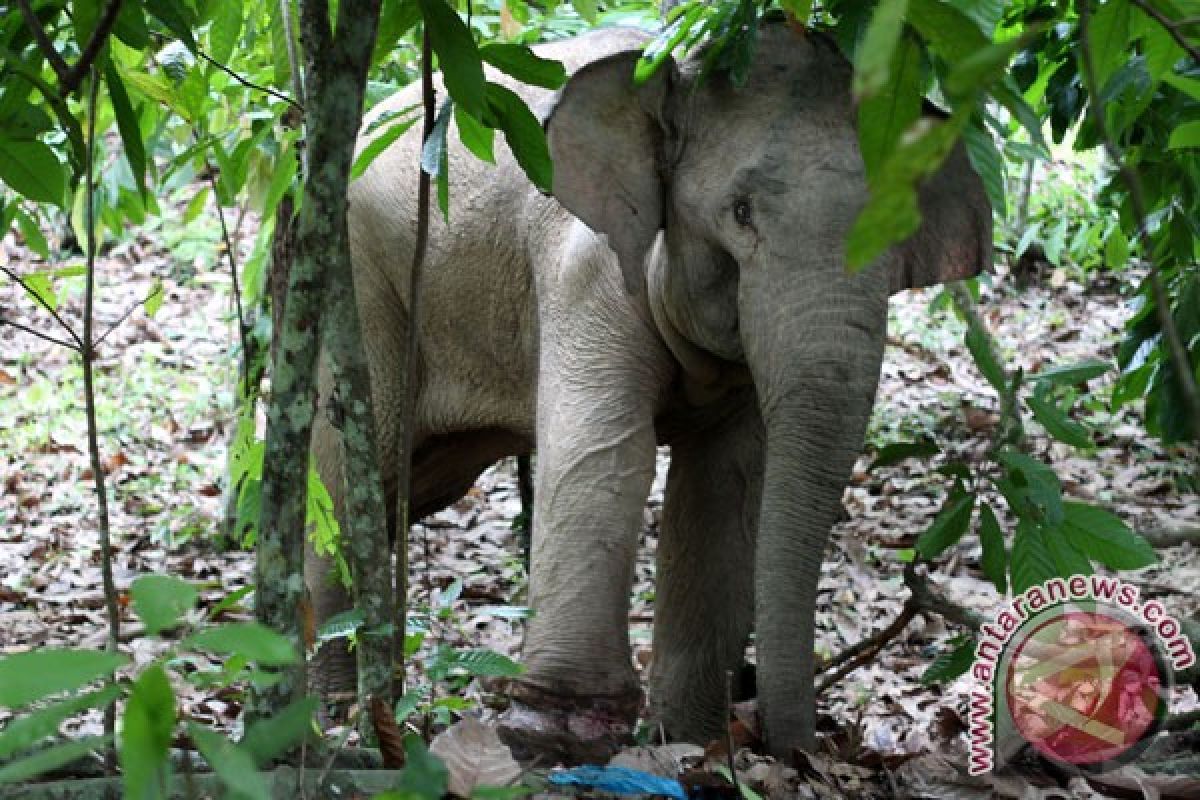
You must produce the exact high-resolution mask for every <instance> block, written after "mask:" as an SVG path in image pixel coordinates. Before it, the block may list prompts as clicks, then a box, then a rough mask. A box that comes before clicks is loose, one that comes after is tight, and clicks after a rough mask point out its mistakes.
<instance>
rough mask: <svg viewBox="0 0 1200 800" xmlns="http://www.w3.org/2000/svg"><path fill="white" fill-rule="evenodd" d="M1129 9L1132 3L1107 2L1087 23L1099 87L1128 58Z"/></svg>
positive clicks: (1100, 87)
mask: <svg viewBox="0 0 1200 800" xmlns="http://www.w3.org/2000/svg"><path fill="white" fill-rule="evenodd" d="M1129 9H1130V4H1129V3H1123V2H1113V3H1104V4H1103V5H1100V6H1098V7H1097V8H1096V13H1095V15H1094V16H1093V17H1092V20H1091V25H1089V26H1088V41H1089V45H1090V46H1091V52H1092V59H1093V61H1094V64H1095V68H1096V88H1097V89H1103V88H1104V85H1105V84H1106V83H1108V79H1109V78H1111V77H1112V74H1113V73H1114V72H1116V71H1117V68H1118V67H1120V66H1121V65H1123V64H1124V63H1125V62H1126V61H1127V60H1128V58H1129V55H1128V52H1127V50H1128V48H1129ZM1080 70H1081V71H1082V67H1080Z"/></svg>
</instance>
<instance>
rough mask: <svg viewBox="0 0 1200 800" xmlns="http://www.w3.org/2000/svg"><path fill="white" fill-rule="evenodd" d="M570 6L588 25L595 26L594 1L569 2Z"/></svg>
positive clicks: (574, 0) (573, 0)
mask: <svg viewBox="0 0 1200 800" xmlns="http://www.w3.org/2000/svg"><path fill="white" fill-rule="evenodd" d="M571 5H572V6H574V8H575V10H576V11H577V12H579V16H581V17H583V18H584V19H585V20H587V21H588V23H589V24H592V25H595V24H596V0H571Z"/></svg>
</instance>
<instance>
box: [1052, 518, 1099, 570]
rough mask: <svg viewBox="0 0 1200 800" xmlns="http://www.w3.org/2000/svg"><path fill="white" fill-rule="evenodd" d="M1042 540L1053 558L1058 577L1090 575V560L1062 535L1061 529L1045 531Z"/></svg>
mask: <svg viewBox="0 0 1200 800" xmlns="http://www.w3.org/2000/svg"><path fill="white" fill-rule="evenodd" d="M1042 541H1043V542H1044V543H1045V545H1046V550H1047V551H1048V552H1049V553H1050V557H1051V558H1052V559H1054V567H1055V569H1056V570H1057V571H1058V575H1059V577H1062V578H1069V577H1071V576H1072V575H1091V574H1092V562H1090V561H1088V560H1087V556H1085V555H1084V554H1083V553H1081V552H1079V549H1078V548H1077V547H1075V545H1073V544H1071V541H1070V540H1069V539H1068V538H1067V537H1066V536H1064V535H1063V533H1062V531H1061V530H1057V529H1056V530H1050V531H1045V533H1044V536H1043V537H1042Z"/></svg>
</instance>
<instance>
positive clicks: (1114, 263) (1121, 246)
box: [1104, 225, 1129, 270]
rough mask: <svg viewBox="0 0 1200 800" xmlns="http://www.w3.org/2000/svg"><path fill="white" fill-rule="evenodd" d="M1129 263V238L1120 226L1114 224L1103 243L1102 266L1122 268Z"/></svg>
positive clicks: (1112, 268)
mask: <svg viewBox="0 0 1200 800" xmlns="http://www.w3.org/2000/svg"><path fill="white" fill-rule="evenodd" d="M1128 264H1129V238H1128V237H1127V236H1126V235H1125V231H1123V230H1121V227H1120V226H1119V225H1118V226H1115V227H1114V228H1113V229H1112V233H1110V234H1109V235H1108V240H1107V241H1106V242H1105V243H1104V266H1106V267H1108V268H1109V269H1111V270H1123V269H1125V267H1126V266H1127V265H1128Z"/></svg>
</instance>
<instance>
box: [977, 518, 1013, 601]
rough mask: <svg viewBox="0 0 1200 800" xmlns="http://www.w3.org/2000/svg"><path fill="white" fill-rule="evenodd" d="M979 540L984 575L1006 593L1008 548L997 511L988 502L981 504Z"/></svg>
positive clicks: (1001, 591) (1002, 592)
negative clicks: (1005, 544)
mask: <svg viewBox="0 0 1200 800" xmlns="http://www.w3.org/2000/svg"><path fill="white" fill-rule="evenodd" d="M979 542H980V544H982V545H983V557H982V559H980V563H979V566H980V568H981V569H982V570H983V574H984V577H986V578H987V579H988V580H989V581H991V582H992V585H993V586H995V587H996V591H997V592H999V593H1000V594H1004V593H1005V591H1007V588H1008V550H1007V549H1005V546H1004V533H1003V532H1001V530H1000V523H999V521H997V519H996V512H994V511H992V507H991V506H990V505H988V504H987V503H981V504H980V506H979Z"/></svg>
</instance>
